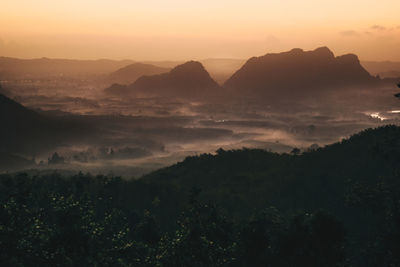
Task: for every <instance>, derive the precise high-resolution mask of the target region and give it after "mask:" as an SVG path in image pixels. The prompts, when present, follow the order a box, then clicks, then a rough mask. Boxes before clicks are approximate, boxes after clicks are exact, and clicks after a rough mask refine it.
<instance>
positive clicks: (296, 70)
mask: <svg viewBox="0 0 400 267" xmlns="http://www.w3.org/2000/svg"><path fill="white" fill-rule="evenodd" d="M377 82H379V79H377V78H376V77H373V76H371V75H370V74H369V73H368V72H367V71H366V70H365V69H364V68H363V67H362V66H361V64H360V61H359V60H358V58H357V56H356V55H353V54H348V55H343V56H338V57H335V56H334V54H333V53H332V51H331V50H329V49H328V48H327V47H320V48H317V49H315V50H313V51H303V50H301V49H292V50H290V51H288V52H283V53H278V54H266V55H264V56H261V57H253V58H250V59H249V60H248V61H247V62H246V63H245V64H244V65H243V66H242V67H241V68H240V69H239V70H238V71H237V72H235V73H234V74H233V75H232V77H231V78H229V79H228V80H227V81H226V82H225V84H224V87H226V88H228V89H229V90H230V92H234V93H240V94H242V93H243V92H245V93H246V94H253V95H254V94H256V95H260V94H268V95H270V94H281V93H282V92H283V91H287V90H289V91H290V92H291V93H296V92H301V93H304V92H306V91H309V90H320V89H321V88H329V87H331V88H337V87H351V86H359V85H364V86H365V85H371V84H376V83H377Z"/></svg>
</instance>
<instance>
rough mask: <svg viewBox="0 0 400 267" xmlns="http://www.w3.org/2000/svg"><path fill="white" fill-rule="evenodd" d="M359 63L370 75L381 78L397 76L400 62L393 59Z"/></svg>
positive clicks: (399, 73)
mask: <svg viewBox="0 0 400 267" xmlns="http://www.w3.org/2000/svg"><path fill="white" fill-rule="evenodd" d="M361 65H363V66H364V68H365V69H366V70H367V71H368V72H369V73H371V74H372V75H379V76H380V77H381V78H399V77H400V62H395V61H361Z"/></svg>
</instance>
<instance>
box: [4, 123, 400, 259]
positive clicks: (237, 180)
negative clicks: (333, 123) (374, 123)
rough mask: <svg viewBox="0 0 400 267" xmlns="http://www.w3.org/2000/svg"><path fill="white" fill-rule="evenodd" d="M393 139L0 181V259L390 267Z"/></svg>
mask: <svg viewBox="0 0 400 267" xmlns="http://www.w3.org/2000/svg"><path fill="white" fill-rule="evenodd" d="M399 136H400V127H397V126H393V125H390V126H385V127H380V128H377V129H368V130H365V131H363V132H361V133H358V134H356V135H353V136H352V137H351V138H349V139H346V140H342V141H341V142H338V143H335V144H332V145H328V146H326V147H323V148H318V149H317V150H310V151H304V152H303V153H298V151H293V153H291V154H277V153H272V152H268V151H264V150H254V149H252V150H250V149H242V150H232V151H224V150H222V149H220V150H218V151H217V153H216V154H215V155H211V154H203V155H199V156H194V157H188V158H186V159H185V160H184V161H183V162H180V163H178V164H175V165H173V166H170V167H167V168H164V169H161V170H159V171H156V172H154V173H152V174H149V175H147V176H144V177H142V179H138V180H123V179H121V178H119V177H104V176H96V177H94V176H91V175H89V174H88V175H84V174H82V173H79V174H78V175H74V176H69V177H62V176H60V175H59V174H56V173H54V174H43V175H41V176H33V177H30V176H28V175H26V174H17V175H0V193H1V194H0V196H1V197H0V204H1V205H0V211H1V214H2V222H1V223H2V224H1V225H2V228H1V233H2V235H3V240H4V242H0V248H1V251H4V253H0V260H1V261H2V262H5V263H7V264H6V265H13V264H12V263H14V264H15V263H18V264H19V265H30V264H32V263H35V265H41V266H54V265H57V263H59V262H65V261H70V262H74V263H75V262H80V263H84V264H83V265H90V263H93V262H95V263H96V265H101V264H103V265H104V263H107V265H115V263H116V262H118V263H119V264H122V265H126V266H130V265H135V266H269V264H270V263H273V265H272V266H277V267H288V266H299V267H306V266H307V267H308V266H318V267H319V266H321V267H332V266H357V267H361V266H363V267H364V266H388V267H389V266H398V264H397V263H398V262H399V260H400V256H399V254H398V253H397V249H398V245H399V244H400V235H399V229H400V228H399V226H400V224H399V222H400V220H399V219H400V206H399V203H400V202H399V201H400V180H399V178H400V177H399V171H400V168H399V165H398V158H399V156H400V138H399ZM38 231H40V235H38V234H37V233H38ZM54 244H57V245H56V246H55V245H54Z"/></svg>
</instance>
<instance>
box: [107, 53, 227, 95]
mask: <svg viewBox="0 0 400 267" xmlns="http://www.w3.org/2000/svg"><path fill="white" fill-rule="evenodd" d="M219 89H220V86H219V85H218V84H217V83H216V82H215V81H214V80H213V79H212V78H211V77H210V75H209V74H208V72H207V71H206V70H205V68H204V67H203V65H202V64H201V63H200V62H196V61H189V62H186V63H184V64H182V65H178V66H176V67H175V68H173V69H172V70H171V71H170V72H167V73H163V74H158V75H151V76H142V77H140V78H139V79H137V80H136V81H135V82H134V83H133V84H131V85H129V86H125V88H124V87H122V86H121V85H113V86H111V87H110V88H107V89H106V92H107V93H111V94H130V95H135V96H139V97H154V96H157V97H158V96H164V97H168V96H174V97H202V96H207V95H210V94H217V93H218V92H219V91H218V90H219Z"/></svg>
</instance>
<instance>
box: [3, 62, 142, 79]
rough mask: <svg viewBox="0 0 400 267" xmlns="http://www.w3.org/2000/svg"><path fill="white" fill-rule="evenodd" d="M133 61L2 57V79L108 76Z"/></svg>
mask: <svg viewBox="0 0 400 267" xmlns="http://www.w3.org/2000/svg"><path fill="white" fill-rule="evenodd" d="M132 63H134V61H132V60H108V59H99V60H75V59H49V58H38V59H18V58H10V57H0V79H2V78H3V79H21V78H23V79H29V78H42V77H52V76H57V77H60V76H66V77H68V76H84V75H100V74H108V73H110V72H113V71H115V70H117V69H119V68H122V67H124V66H126V65H129V64H132Z"/></svg>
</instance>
